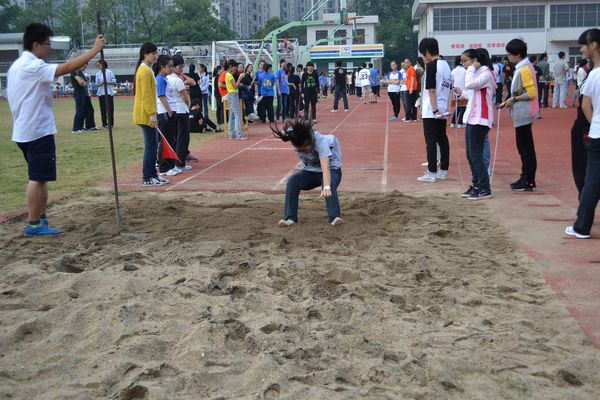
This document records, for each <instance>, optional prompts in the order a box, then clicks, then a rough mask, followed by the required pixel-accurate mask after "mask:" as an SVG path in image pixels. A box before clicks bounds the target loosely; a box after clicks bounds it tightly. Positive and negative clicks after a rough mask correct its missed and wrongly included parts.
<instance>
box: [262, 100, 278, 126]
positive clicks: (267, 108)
mask: <svg viewBox="0 0 600 400" xmlns="http://www.w3.org/2000/svg"><path fill="white" fill-rule="evenodd" d="M258 105H259V107H258V116H259V117H260V120H261V121H262V122H267V115H268V116H269V122H275V113H274V110H273V96H263V98H262V100H261V101H260V103H258Z"/></svg>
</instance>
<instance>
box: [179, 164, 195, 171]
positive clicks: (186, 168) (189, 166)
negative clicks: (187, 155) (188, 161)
mask: <svg viewBox="0 0 600 400" xmlns="http://www.w3.org/2000/svg"><path fill="white" fill-rule="evenodd" d="M177 169H179V170H180V171H183V172H185V171H190V170H191V169H192V166H191V165H184V166H183V167H177Z"/></svg>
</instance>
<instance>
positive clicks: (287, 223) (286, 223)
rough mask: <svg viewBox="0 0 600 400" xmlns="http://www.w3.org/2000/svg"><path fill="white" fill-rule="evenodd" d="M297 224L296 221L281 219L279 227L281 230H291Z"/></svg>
mask: <svg viewBox="0 0 600 400" xmlns="http://www.w3.org/2000/svg"><path fill="white" fill-rule="evenodd" d="M295 223H296V222H294V220H292V219H281V220H279V222H278V223H277V225H279V227H280V228H289V227H290V226H292V225H294V224H295Z"/></svg>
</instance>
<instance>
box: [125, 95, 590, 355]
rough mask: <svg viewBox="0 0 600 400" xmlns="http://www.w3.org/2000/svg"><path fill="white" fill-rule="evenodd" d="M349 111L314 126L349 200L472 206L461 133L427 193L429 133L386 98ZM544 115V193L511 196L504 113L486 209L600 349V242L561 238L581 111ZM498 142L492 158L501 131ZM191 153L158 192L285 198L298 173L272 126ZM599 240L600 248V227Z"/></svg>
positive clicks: (539, 127)
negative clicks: (332, 149)
mask: <svg viewBox="0 0 600 400" xmlns="http://www.w3.org/2000/svg"><path fill="white" fill-rule="evenodd" d="M350 102H351V107H350V112H349V113H344V112H343V111H341V112H339V113H337V114H332V113H330V112H329V110H330V109H331V100H325V101H321V102H320V103H319V107H318V111H319V115H318V119H319V123H318V124H317V126H316V129H317V130H319V131H321V132H323V133H334V134H336V135H337V136H338V137H339V139H340V142H341V145H342V150H343V153H344V168H343V170H344V178H343V181H342V184H341V186H340V190H341V191H345V192H385V191H392V190H398V191H401V192H405V193H406V192H408V193H411V192H412V193H417V192H426V191H432V190H435V191H443V192H450V193H456V194H457V200H456V202H457V205H461V206H463V205H464V206H469V204H466V201H465V200H461V199H460V198H459V197H458V193H459V192H461V191H462V190H463V186H462V185H461V178H460V175H461V174H460V172H461V171H462V178H463V180H464V183H465V184H468V181H469V177H470V173H469V170H468V165H467V162H466V159H465V156H464V144H463V143H464V131H463V130H460V131H458V130H456V129H450V128H448V132H449V137H450V149H451V163H450V179H449V180H448V181H446V182H438V183H434V184H431V183H420V182H417V181H416V178H417V177H418V176H419V175H421V174H422V173H423V171H424V168H425V167H422V166H421V163H422V162H423V161H425V145H424V139H423V133H422V124H421V123H411V124H406V123H403V122H401V121H388V117H389V116H391V115H390V114H391V106H390V105H388V101H387V99H386V98H384V97H383V96H382V97H381V99H380V103H379V104H377V105H371V104H369V105H364V104H359V101H358V100H357V99H356V97H354V96H352V97H351V99H350ZM542 112H543V119H541V120H539V121H537V122H536V123H535V124H534V127H533V131H534V138H535V141H536V151H537V155H538V175H537V184H538V191H537V192H536V193H533V194H515V193H511V191H510V190H509V189H508V185H509V183H510V182H511V181H513V180H515V179H516V178H517V177H518V175H519V172H520V161H519V158H518V154H517V150H516V146H515V139H514V129H513V127H512V125H511V121H510V118H509V117H508V114H507V112H506V111H502V115H501V120H500V134H499V145H498V152H497V161H496V169H495V173H494V176H493V182H492V189H493V192H494V198H493V199H492V200H489V201H487V202H486V204H487V205H488V206H489V207H490V208H491V209H492V211H493V212H494V213H495V214H496V215H497V217H498V219H499V220H500V221H501V223H502V224H504V226H506V227H507V228H508V229H509V230H510V232H511V233H512V235H513V236H514V237H515V238H516V239H517V240H518V241H519V243H521V245H522V248H523V250H524V251H525V253H526V254H528V255H529V256H530V257H531V258H533V259H534V260H535V261H536V262H537V265H539V267H540V268H541V269H542V272H543V273H544V276H545V278H546V281H547V282H548V284H549V285H550V286H551V287H552V288H553V289H554V291H555V292H556V294H557V296H558V297H559V298H560V299H562V300H563V301H564V303H565V305H566V307H567V308H568V310H569V311H570V313H571V315H572V316H573V317H574V318H575V319H576V320H577V321H578V322H579V325H580V326H581V329H582V330H583V331H584V332H585V333H586V334H587V335H588V337H589V338H590V339H591V340H592V342H593V343H594V345H595V346H596V347H597V348H599V349H600V246H598V241H597V240H598V239H592V240H576V239H570V238H567V237H565V235H564V234H563V232H564V229H565V227H566V226H567V225H570V224H571V223H572V222H573V219H574V215H575V212H576V207H577V191H576V189H575V186H574V184H573V179H572V176H571V160H570V128H571V124H572V121H573V119H574V117H575V109H574V108H568V109H564V110H559V109H556V110H554V109H543V110H542ZM490 140H491V142H492V158H493V152H494V148H495V143H496V128H494V129H493V130H492V132H491V136H490ZM191 150H192V153H193V154H194V155H196V156H197V157H198V158H199V159H200V162H198V163H195V164H192V165H193V167H194V169H193V170H192V171H189V172H186V173H184V174H181V175H179V176H177V177H175V178H174V179H171V183H170V184H169V185H167V186H164V187H160V188H157V189H155V190H158V191H177V190H183V191H259V192H272V191H282V190H283V189H284V188H285V179H286V177H287V176H288V174H289V173H290V172H292V170H293V169H294V168H295V167H297V163H298V160H297V158H296V156H295V154H294V152H293V150H292V147H291V145H290V144H289V143H282V142H281V141H279V140H277V139H275V138H273V137H272V135H271V134H270V131H269V129H268V126H267V125H258V126H253V127H251V129H250V140H248V141H231V140H227V139H225V138H222V137H218V138H213V139H211V140H209V141H208V142H206V143H204V144H203V145H202V147H200V148H194V149H191ZM140 157H141V154H140ZM459 167H460V168H459ZM459 170H460V171H459ZM120 179H121V182H120V187H121V188H122V189H124V190H136V191H137V190H148V188H142V187H141V185H140V183H141V165H140V166H139V167H137V168H136V169H134V170H131V171H130V172H129V173H127V174H126V176H124V177H121V178H120ZM421 194H423V193H421ZM342 206H343V205H342ZM597 225H598V224H597ZM592 235H593V236H594V237H596V238H599V239H600V225H598V226H597V227H596V228H595V229H594V230H593V231H592Z"/></svg>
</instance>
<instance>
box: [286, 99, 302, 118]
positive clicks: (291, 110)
mask: <svg viewBox="0 0 600 400" xmlns="http://www.w3.org/2000/svg"><path fill="white" fill-rule="evenodd" d="M299 107H300V104H299V103H298V94H296V93H294V94H290V95H289V96H288V101H287V104H286V108H287V110H286V115H287V116H288V118H297V117H298V108H299Z"/></svg>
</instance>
